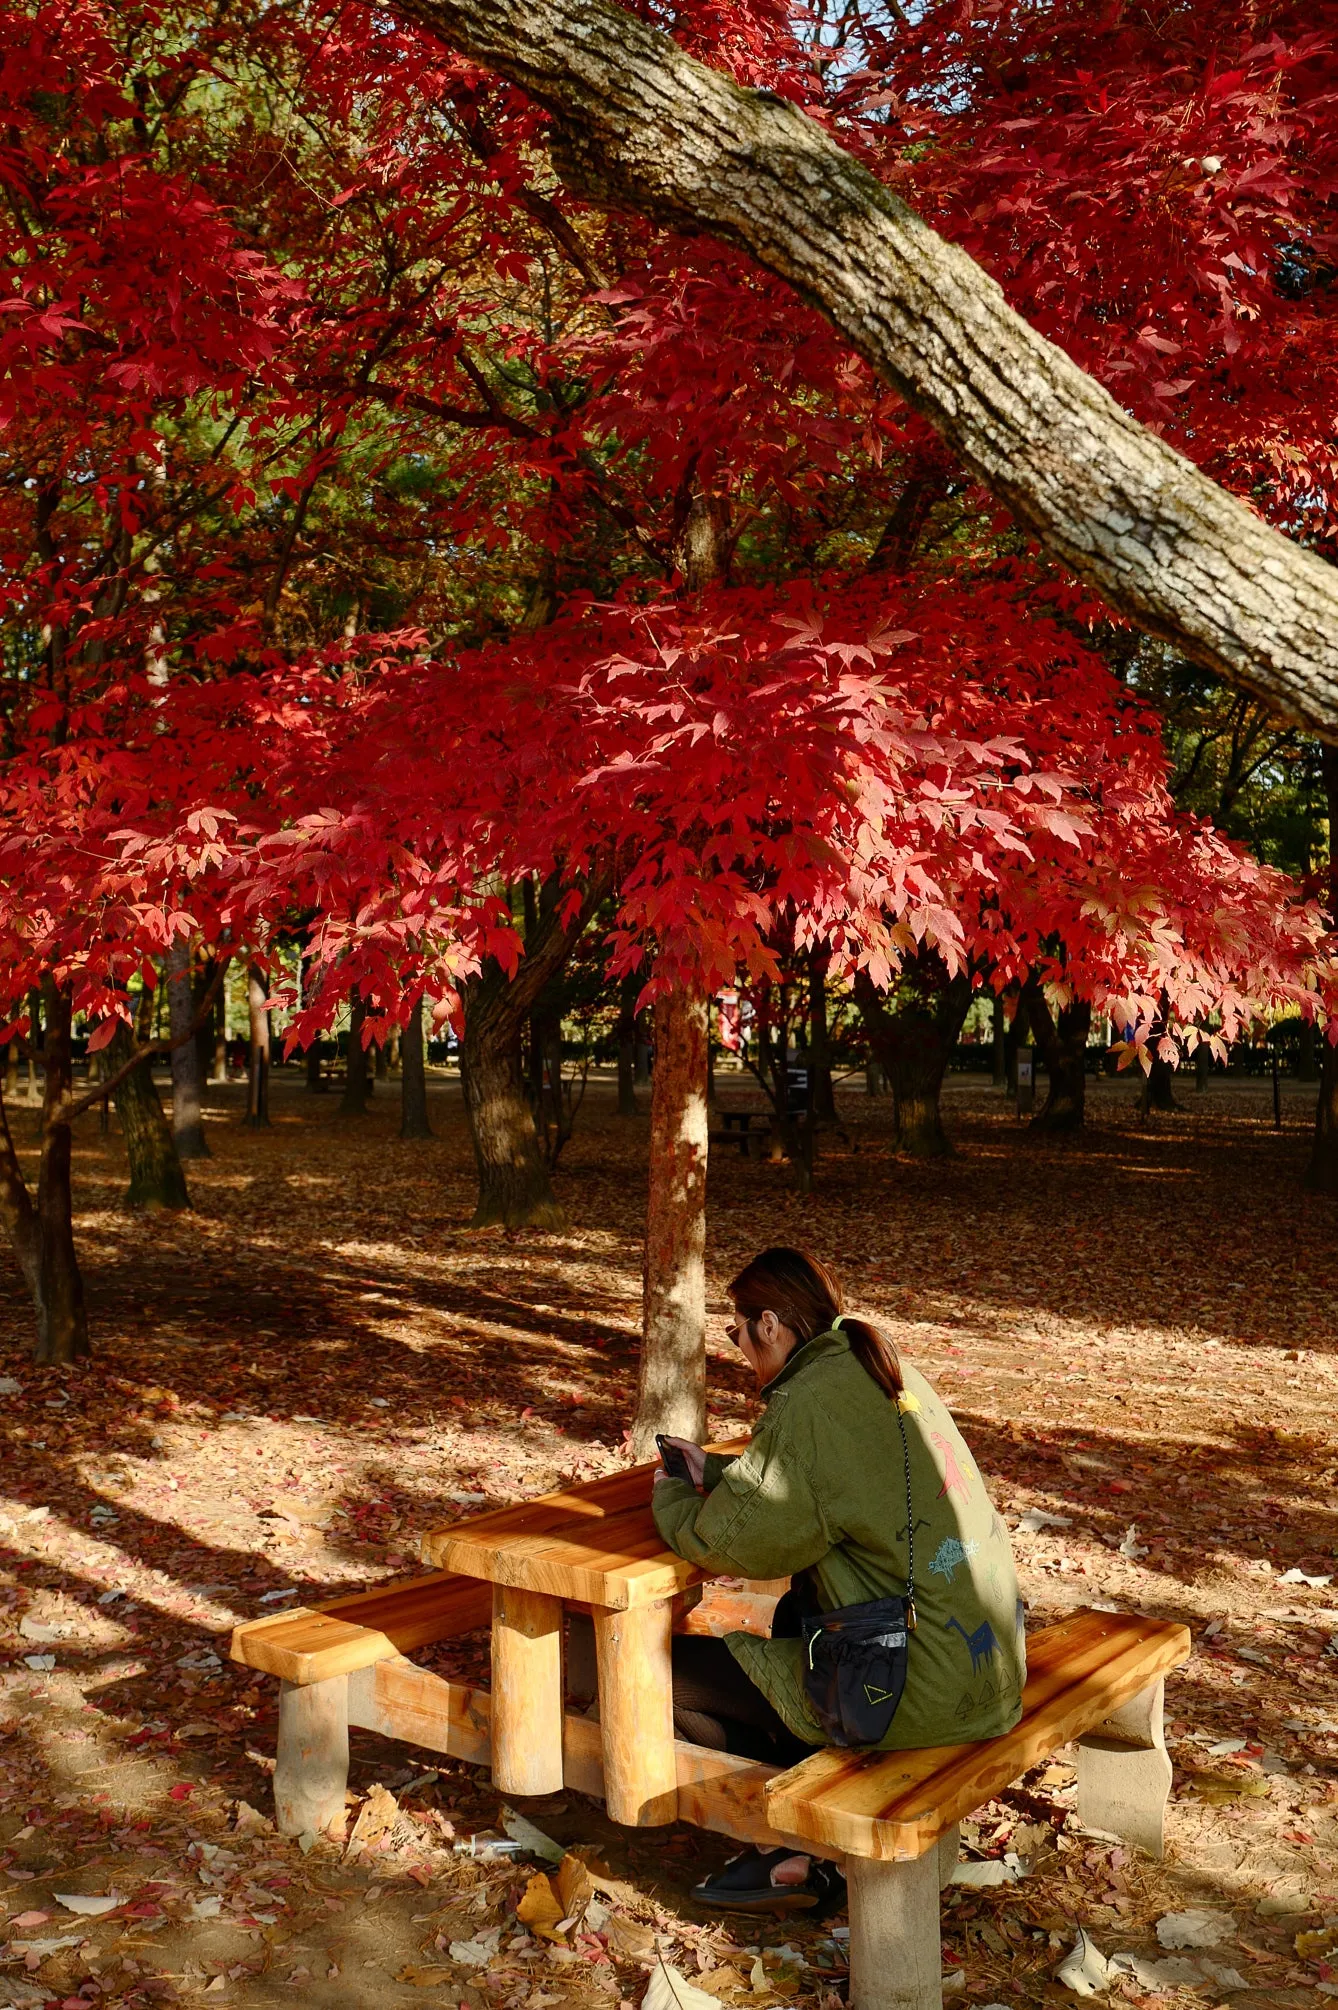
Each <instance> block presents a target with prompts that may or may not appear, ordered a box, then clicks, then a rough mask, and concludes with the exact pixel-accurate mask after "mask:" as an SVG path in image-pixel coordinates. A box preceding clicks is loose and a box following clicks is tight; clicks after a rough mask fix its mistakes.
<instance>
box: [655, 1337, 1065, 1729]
mask: <svg viewBox="0 0 1338 2010" xmlns="http://www.w3.org/2000/svg"><path fill="white" fill-rule="evenodd" d="M904 1374H905V1384H906V1386H905V1391H904V1394H903V1395H902V1398H901V1410H902V1416H903V1419H904V1422H905V1425H906V1437H907V1441H908V1443H909V1446H910V1460H911V1503H912V1512H913V1515H914V1522H915V1527H914V1537H915V1604H916V1611H917V1614H918V1619H919V1624H918V1625H917V1627H916V1629H915V1631H914V1632H913V1633H912V1634H911V1637H910V1647H909V1660H908V1665H907V1674H906V1689H905V1693H904V1695H903V1696H902V1699H901V1704H900V1707H899V1708H898V1710H897V1712H896V1715H895V1716H894V1717H893V1719H892V1723H891V1726H890V1728H889V1729H888V1732H887V1734H886V1736H885V1737H884V1738H883V1739H882V1741H881V1749H882V1750H884V1751H898V1750H906V1749H908V1748H914V1747H919V1746H922V1745H956V1744H966V1743H970V1742H972V1741H974V1740H976V1739H979V1738H994V1737H998V1736H999V1735H1000V1734H1001V1733H1002V1732H1004V1731H1007V1730H1009V1729H1011V1727H1012V1726H1013V1725H1014V1724H1016V1722H1017V1720H1018V1718H1019V1717H1020V1715H1021V1714H1022V1685H1023V1682H1024V1681H1025V1679H1026V1645H1025V1641H1024V1637H1023V1609H1022V1601H1021V1600H1020V1598H1019V1597H1018V1590H1017V1575H1016V1572H1015V1570H1014V1567H1013V1552H1012V1547H1011V1545H1010V1543H1009V1540H1008V1531H1007V1529H1006V1528H1005V1527H1004V1524H1003V1522H1002V1520H1001V1519H1000V1517H999V1516H998V1514H996V1512H995V1510H994V1505H993V1503H992V1502H991V1500H990V1497H989V1495H988V1494H987V1493H986V1491H985V1485H984V1482H983V1481H982V1479H981V1477H980V1473H979V1471H978V1470H977V1467H976V1462H975V1460H974V1459H973V1458H972V1456H971V1454H970V1452H969V1451H968V1450H967V1448H966V1444H965V1442H964V1441H963V1439H962V1437H961V1435H960V1433H959V1432H958V1430H957V1427H956V1425H955V1424H954V1423H953V1421H952V1418H951V1416H950V1415H949V1414H948V1411H947V1408H946V1406H945V1405H944V1403H943V1402H942V1401H941V1399H940V1398H939V1397H938V1396H937V1395H936V1394H935V1392H934V1390H933V1389H932V1388H931V1387H930V1385H929V1383H928V1382H926V1380H925V1378H924V1376H923V1375H921V1374H919V1373H917V1371H916V1370H915V1369H914V1368H908V1369H906V1370H904ZM763 1397H764V1399H765V1402H766V1415H765V1416H764V1417H763V1419H762V1421H761V1423H760V1424H759V1425H758V1428H757V1430H756V1432H755V1433H754V1436H753V1439H752V1442H751V1444H750V1445H749V1447H748V1449H747V1451H746V1452H743V1453H742V1454H740V1455H739V1456H738V1457H736V1458H728V1459H727V1458H724V1457H721V1456H717V1455H714V1454H713V1455H712V1456H710V1457H709V1458H708V1459H707V1463H706V1486H707V1489H708V1491H707V1496H706V1499H705V1500H703V1499H702V1498H701V1496H700V1495H699V1494H698V1493H697V1492H696V1490H695V1488H693V1487H692V1486H690V1485H689V1484H688V1482H687V1481H686V1480H666V1481H662V1482H661V1483H660V1484H659V1485H658V1486H657V1487H656V1488H655V1493H654V1514H655V1524H656V1527H657V1528H658V1529H659V1531H660V1534H661V1535H662V1536H663V1537H664V1539H665V1541H666V1542H667V1543H668V1544H669V1547H670V1548H671V1549H672V1550H674V1551H675V1553H676V1554H677V1555H679V1556H682V1557H686V1558H687V1559H688V1560H689V1561H690V1562H692V1563H696V1564H700V1565H701V1566H702V1568H703V1569H705V1570H708V1571H712V1572H714V1573H716V1574H717V1575H720V1576H731V1577H786V1576H790V1575H792V1574H793V1573H794V1572H796V1571H800V1570H807V1571H808V1572H809V1574H810V1581H811V1583H812V1584H813V1586H814V1588H815V1590H816V1592H817V1595H818V1597H819V1599H820V1601H821V1604H822V1607H823V1610H824V1611H828V1612H831V1611H835V1610H836V1609H837V1608H838V1607H840V1606H843V1605H862V1604H863V1603H865V1602H866V1600H869V1599H874V1598H886V1597H889V1596H891V1595H893V1594H896V1593H904V1592H905V1590H906V1585H907V1559H906V1481H905V1470H904V1466H903V1462H902V1450H901V1435H900V1433H899V1431H898V1430H897V1421H896V1417H895V1416H894V1414H893V1411H892V1405H891V1402H890V1400H889V1398H888V1397H886V1396H885V1395H884V1394H883V1392H882V1390H881V1389H879V1387H878V1385H877V1384H876V1383H875V1382H874V1381H873V1379H872V1377H871V1376H869V1375H868V1374H867V1373H866V1372H865V1370H864V1369H863V1368H861V1366H860V1364H859V1362H858V1360H857V1359H856V1358H855V1356H854V1355H853V1354H852V1353H851V1350H850V1342H849V1341H848V1340H847V1338H846V1336H845V1334H844V1333H842V1332H841V1331H840V1330H839V1329H837V1330H834V1331H832V1332H830V1333H819V1334H818V1335H817V1336H816V1337H815V1338H814V1339H812V1340H810V1341H808V1342H807V1343H806V1344H805V1345H804V1346H802V1347H798V1348H796V1349H795V1351H794V1353H793V1354H792V1355H791V1356H790V1358H789V1360H788V1361H787V1362H786V1364H785V1366H784V1368H783V1369H782V1370H781V1372H780V1374H779V1375H777V1376H776V1377H775V1379H774V1381H772V1382H769V1383H768V1385H767V1387H766V1389H765V1390H764V1391H763ZM726 1642H727V1645H728V1647H729V1649H730V1652H731V1653H732V1654H733V1656H734V1658H735V1660H736V1661H737V1662H738V1663H739V1664H740V1666H741V1667H742V1668H743V1669H744V1671H745V1672H746V1673H747V1675H748V1676H749V1677H750V1678H751V1680H752V1681H753V1682H755V1683H756V1685H757V1687H758V1688H759V1689H760V1690H762V1692H763V1694H764V1695H766V1696H767V1697H768V1698H769V1699H770V1701H771V1703H772V1704H773V1706H774V1707H775V1709H776V1710H777V1711H778V1712H779V1713H780V1715H781V1716H782V1717H783V1718H784V1719H785V1722H786V1723H787V1724H788V1725H789V1727H790V1729H791V1730H792V1731H793V1732H794V1733H795V1735H796V1736H797V1737H800V1738H803V1739H805V1740H806V1741H807V1742H808V1743H809V1744H813V1745H822V1744H825V1743H826V1738H825V1737H824V1734H823V1732H822V1729H821V1727H820V1725H819V1723H818V1721H817V1718H816V1717H815V1716H814V1714H813V1711H812V1707H811V1705H810V1704H809V1701H808V1697H807V1695H806V1694H805V1692H804V1683H803V1643H802V1642H801V1641H798V1640H759V1639H758V1638H757V1637H756V1636H755V1635H753V1634H750V1633H730V1634H727V1635H726Z"/></svg>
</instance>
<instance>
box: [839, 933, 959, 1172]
mask: <svg viewBox="0 0 1338 2010" xmlns="http://www.w3.org/2000/svg"><path fill="white" fill-rule="evenodd" d="M855 1002H856V1003H857V1005H858V1006H859V1009H860V1016H861V1018H862V1019H863V1021H864V1029H865V1032H866V1033H867V1035H868V1039H869V1045H870V1046H871V1047H872V1048H873V1051H874V1054H875V1055H876V1057H877V1059H878V1061H879V1063H880V1065H881V1067H882V1069H883V1072H884V1074H885V1075H886V1077H887V1079H888V1082H889V1084H890V1085H891V1089H892V1111H893V1122H894V1125H895V1131H896V1148H897V1150H898V1151H899V1152H904V1153H905V1154H906V1155H907V1156H908V1157H909V1158H918V1159H929V1158H942V1157H943V1155H944V1154H945V1153H946V1152H950V1151H951V1150H952V1146H951V1144H950V1143H949V1142H948V1135H947V1132H946V1131H945V1130H944V1128H943V1118H942V1115H941V1113H940V1107H939V1106H940V1099H941V1097H942V1094H943V1078H944V1076H945V1075H946V1073H947V1071H948V1062H949V1061H950V1060H951V1058H952V1050H953V1048H954V1047H955V1046H956V1044H957V1038H958V1035H959V1034H960V1032H961V1030H962V1026H963V1024H964V1022H965V1020H966V1015H967V1013H968V1011H969V1010H970V1008H971V980H970V978H969V977H967V976H965V975H962V976H957V977H949V976H948V973H947V971H946V970H945V969H944V967H943V964H942V963H941V962H940V960H939V958H938V957H937V956H935V955H934V954H933V953H932V952H930V953H929V954H928V955H922V956H919V957H917V958H916V959H915V961H914V962H908V963H907V964H906V966H905V968H904V970H903V972H902V976H901V980H900V982H899V983H898V985H897V993H896V1004H895V1007H894V1009H892V1010H891V1011H889V1009H888V1007H887V1004H886V1003H885V1001H884V999H883V998H882V996H881V995H880V994H879V992H878V991H877V990H876V989H875V987H874V985H873V983H872V981H871V980H870V978H869V977H868V976H867V974H866V973H865V972H863V971H860V972H858V973H857V975H856V978H855Z"/></svg>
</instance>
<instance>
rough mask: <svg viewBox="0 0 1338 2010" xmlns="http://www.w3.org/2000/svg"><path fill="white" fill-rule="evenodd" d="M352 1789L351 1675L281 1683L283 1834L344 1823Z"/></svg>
mask: <svg viewBox="0 0 1338 2010" xmlns="http://www.w3.org/2000/svg"><path fill="white" fill-rule="evenodd" d="M347 1786H348V1677H347V1675H334V1676H331V1678H330V1680H329V1681H328V1682H306V1683H302V1684H301V1685H298V1684H295V1683H292V1682H281V1683H280V1684H279V1746H278V1752H277V1755H276V1757H275V1762H274V1822H275V1826H276V1827H277V1829H278V1831H279V1834H280V1835H284V1836H300V1835H305V1834H307V1833H308V1831H314V1832H315V1833H316V1834H317V1835H319V1834H320V1833H321V1832H322V1831H323V1830H325V1829H328V1828H330V1827H332V1826H334V1825H335V1824H337V1823H339V1822H342V1821H343V1818H344V1792H345V1789H346V1788H347Z"/></svg>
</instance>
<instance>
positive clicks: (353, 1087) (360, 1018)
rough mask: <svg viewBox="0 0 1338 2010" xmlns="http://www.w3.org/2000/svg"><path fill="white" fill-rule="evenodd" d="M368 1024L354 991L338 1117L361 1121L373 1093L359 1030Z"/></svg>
mask: <svg viewBox="0 0 1338 2010" xmlns="http://www.w3.org/2000/svg"><path fill="white" fill-rule="evenodd" d="M366 1023H367V1007H366V1006H365V1005H364V1004H363V1002H362V999H361V997H360V996H359V994H358V991H357V988H356V987H355V988H354V989H353V990H352V991H351V992H350V993H349V999H348V1050H347V1055H346V1058H345V1062H344V1093H343V1095H342V1096H341V1097H340V1099H339V1114H340V1116H341V1117H364V1116H366V1114H367V1098H368V1096H370V1095H371V1093H372V1076H371V1070H370V1069H369V1067H368V1065H367V1049H366V1047H365V1046H364V1045H363V1039H362V1029H363V1027H364V1026H365V1025H366Z"/></svg>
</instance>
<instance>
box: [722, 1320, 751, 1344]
mask: <svg viewBox="0 0 1338 2010" xmlns="http://www.w3.org/2000/svg"><path fill="white" fill-rule="evenodd" d="M752 1323H753V1322H752V1320H751V1319H745V1320H743V1322H742V1325H740V1322H739V1321H737V1320H734V1319H731V1320H730V1322H729V1325H728V1326H727V1327H726V1328H725V1338H726V1339H727V1340H732V1341H733V1343H734V1345H735V1346H736V1347H742V1345H743V1341H742V1339H741V1338H740V1334H741V1333H747V1334H748V1338H749V1339H750V1340H751V1339H752V1337H753V1336H752V1334H751V1332H749V1328H750V1327H751V1325H752Z"/></svg>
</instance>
